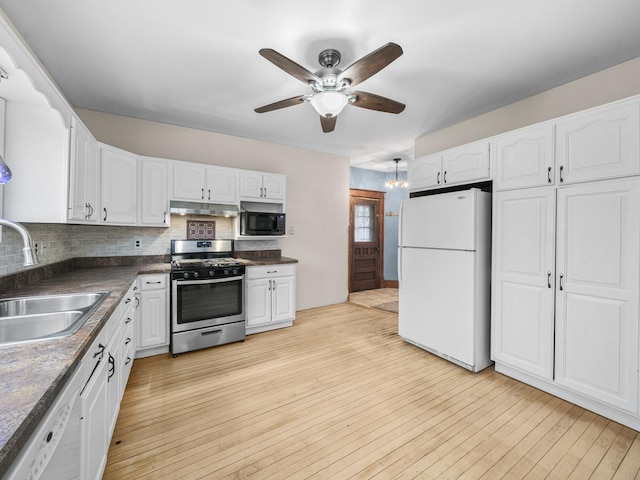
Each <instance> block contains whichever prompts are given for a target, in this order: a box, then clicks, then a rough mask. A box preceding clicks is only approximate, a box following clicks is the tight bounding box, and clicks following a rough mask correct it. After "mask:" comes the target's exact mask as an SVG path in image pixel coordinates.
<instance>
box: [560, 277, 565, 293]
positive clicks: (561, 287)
mask: <svg viewBox="0 0 640 480" xmlns="http://www.w3.org/2000/svg"><path fill="white" fill-rule="evenodd" d="M563 277H564V275H563V274H562V273H561V274H560V291H562V290H564V287H563V286H562V279H563Z"/></svg>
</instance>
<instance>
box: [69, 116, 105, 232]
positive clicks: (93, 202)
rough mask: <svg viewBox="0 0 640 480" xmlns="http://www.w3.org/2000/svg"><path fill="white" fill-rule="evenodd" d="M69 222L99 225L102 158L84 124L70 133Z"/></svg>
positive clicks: (77, 125) (75, 126)
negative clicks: (100, 166) (99, 189)
mask: <svg viewBox="0 0 640 480" xmlns="http://www.w3.org/2000/svg"><path fill="white" fill-rule="evenodd" d="M71 135H72V137H71V152H70V157H71V158H70V173H69V217H68V218H69V220H78V221H83V222H84V221H87V222H97V221H98V218H99V211H98V210H99V206H98V204H99V202H98V187H99V185H98V183H99V176H100V171H99V164H100V156H99V149H98V144H97V142H96V141H95V139H94V138H93V137H92V135H91V133H89V131H88V130H87V129H86V128H85V127H84V126H83V125H82V124H81V123H76V122H73V125H72V129H71Z"/></svg>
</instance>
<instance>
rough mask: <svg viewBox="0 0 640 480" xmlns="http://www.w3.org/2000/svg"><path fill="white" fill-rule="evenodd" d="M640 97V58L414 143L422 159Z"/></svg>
mask: <svg viewBox="0 0 640 480" xmlns="http://www.w3.org/2000/svg"><path fill="white" fill-rule="evenodd" d="M636 94H640V57H638V58H635V59H633V60H630V61H628V62H625V63H621V64H620V65H616V66H615V67H611V68H608V69H606V70H602V71H600V72H597V73H594V74H593V75H589V76H587V77H583V78H580V79H578V80H575V81H573V82H570V83H567V84H565V85H561V86H559V87H556V88H553V89H551V90H547V91H545V92H542V93H540V94H538V95H534V96H532V97H529V98H526V99H524V100H521V101H519V102H515V103H512V104H510V105H507V106H505V107H502V108H498V109H496V110H493V111H491V112H488V113H485V114H483V115H479V116H477V117H474V118H471V119H469V120H466V121H464V122H460V123H458V124H456V125H453V126H451V127H448V128H444V129H442V130H439V131H437V132H432V133H429V134H426V135H424V136H422V137H419V138H417V139H416V141H415V146H414V151H415V156H416V157H420V156H422V155H427V154H429V153H433V152H438V151H440V150H444V149H446V148H450V147H455V146H457V145H462V144H465V143H468V142H472V141H474V140H480V139H482V138H487V137H491V136H493V135H497V134H499V133H503V132H507V131H509V130H515V129H516V128H520V127H524V126H527V125H531V124H534V123H537V122H542V121H544V120H549V119H552V118H555V117H560V116H562V115H567V114H569V113H573V112H577V111H579V110H584V109H586V108H590V107H595V106H597V105H602V104H604V103H607V102H612V101H614V100H620V99H622V98H626V97H630V96H632V95H636Z"/></svg>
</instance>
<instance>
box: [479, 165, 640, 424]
mask: <svg viewBox="0 0 640 480" xmlns="http://www.w3.org/2000/svg"><path fill="white" fill-rule="evenodd" d="M554 199H555V202H556V208H555V210H554V208H553V204H554ZM494 207H495V208H494V213H495V216H494V226H495V227H494V228H495V230H494V256H493V262H494V265H493V275H494V276H493V287H492V291H493V309H492V338H493V345H492V351H493V359H494V360H495V362H496V370H497V371H499V372H502V373H506V374H508V375H511V376H513V377H515V378H518V379H520V380H523V381H525V382H527V383H530V384H532V385H535V386H536V387H538V388H542V389H545V390H548V391H550V392H551V393H554V394H556V395H559V396H561V397H563V398H566V399H568V400H570V401H572V402H574V403H577V404H579V405H582V406H584V407H586V408H589V409H591V410H594V411H596V412H598V413H600V414H602V415H605V416H607V417H609V418H612V419H614V420H616V421H618V422H621V423H623V424H626V425H629V426H631V427H633V428H636V429H640V415H638V414H639V413H640V412H639V406H638V380H639V378H638V377H639V375H638V366H639V358H638V350H639V346H640V345H639V328H638V324H639V318H638V313H639V312H638V304H639V298H638V297H639V289H640V275H639V272H640V251H639V249H638V245H639V244H640V177H631V178H625V179H620V180H603V181H597V182H588V183H583V184H576V185H568V186H565V187H559V188H555V187H543V188H533V189H527V190H515V191H511V192H498V193H497V194H496V195H495V203H494ZM554 242H555V259H554V255H553V245H554ZM554 334H555V336H554Z"/></svg>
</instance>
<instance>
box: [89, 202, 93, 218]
mask: <svg viewBox="0 0 640 480" xmlns="http://www.w3.org/2000/svg"><path fill="white" fill-rule="evenodd" d="M91 217H93V205H91V204H89V218H91Z"/></svg>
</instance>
